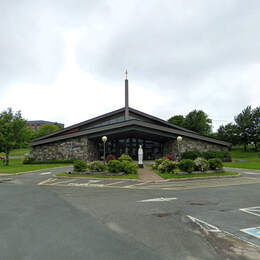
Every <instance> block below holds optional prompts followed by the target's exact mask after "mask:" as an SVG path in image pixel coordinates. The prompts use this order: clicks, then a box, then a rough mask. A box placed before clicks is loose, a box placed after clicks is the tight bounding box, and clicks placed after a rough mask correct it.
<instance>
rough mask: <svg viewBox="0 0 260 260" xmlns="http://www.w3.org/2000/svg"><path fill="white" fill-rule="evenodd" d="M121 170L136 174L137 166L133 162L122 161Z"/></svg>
mask: <svg viewBox="0 0 260 260" xmlns="http://www.w3.org/2000/svg"><path fill="white" fill-rule="evenodd" d="M122 164H123V165H122V168H123V171H124V172H125V173H126V174H137V169H138V166H137V165H136V163H135V162H122Z"/></svg>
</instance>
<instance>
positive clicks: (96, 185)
mask: <svg viewBox="0 0 260 260" xmlns="http://www.w3.org/2000/svg"><path fill="white" fill-rule="evenodd" d="M68 186H74V187H104V186H105V185H104V184H92V183H88V182H87V183H72V182H71V183H68Z"/></svg>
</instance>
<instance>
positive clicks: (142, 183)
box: [122, 182, 147, 188]
mask: <svg viewBox="0 0 260 260" xmlns="http://www.w3.org/2000/svg"><path fill="white" fill-rule="evenodd" d="M145 184H147V183H146V182H141V183H135V184H131V185H127V186H123V187H122V188H131V187H135V186H140V185H145Z"/></svg>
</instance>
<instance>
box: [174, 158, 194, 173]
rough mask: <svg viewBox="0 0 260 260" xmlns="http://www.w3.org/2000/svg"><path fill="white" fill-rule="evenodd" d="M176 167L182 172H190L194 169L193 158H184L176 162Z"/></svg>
mask: <svg viewBox="0 0 260 260" xmlns="http://www.w3.org/2000/svg"><path fill="white" fill-rule="evenodd" d="M178 167H179V168H180V170H182V171H184V172H188V173H192V172H193V171H194V169H195V163H194V161H193V160H190V159H184V160H181V161H180V162H179V163H178Z"/></svg>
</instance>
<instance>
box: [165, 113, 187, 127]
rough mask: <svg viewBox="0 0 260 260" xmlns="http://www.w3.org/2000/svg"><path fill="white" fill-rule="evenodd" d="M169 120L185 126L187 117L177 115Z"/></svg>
mask: <svg viewBox="0 0 260 260" xmlns="http://www.w3.org/2000/svg"><path fill="white" fill-rule="evenodd" d="M168 122H169V123H171V124H174V125H178V126H181V127H184V122H185V117H184V116H182V115H176V116H173V117H171V118H170V119H168Z"/></svg>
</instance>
